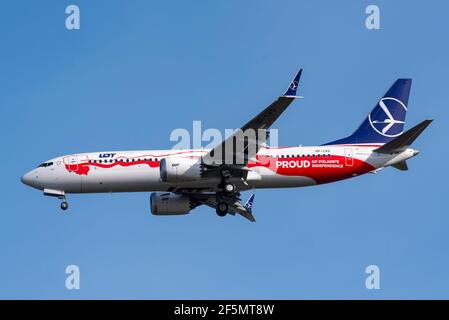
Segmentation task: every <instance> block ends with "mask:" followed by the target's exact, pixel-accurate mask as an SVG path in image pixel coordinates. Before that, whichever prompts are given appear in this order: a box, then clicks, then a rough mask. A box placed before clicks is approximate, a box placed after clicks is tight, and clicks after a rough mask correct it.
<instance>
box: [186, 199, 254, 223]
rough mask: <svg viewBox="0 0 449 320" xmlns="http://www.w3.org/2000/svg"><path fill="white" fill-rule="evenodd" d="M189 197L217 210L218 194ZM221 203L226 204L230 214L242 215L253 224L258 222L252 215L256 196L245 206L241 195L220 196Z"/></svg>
mask: <svg viewBox="0 0 449 320" xmlns="http://www.w3.org/2000/svg"><path fill="white" fill-rule="evenodd" d="M187 195H188V196H189V197H190V198H192V199H193V200H195V201H196V202H197V203H199V204H205V205H207V206H209V207H211V208H213V209H216V208H217V204H218V201H217V194H216V193H187ZM219 199H220V201H222V202H225V203H226V204H227V205H228V206H229V212H228V213H229V214H232V215H235V214H236V213H238V214H240V215H241V216H242V217H244V218H246V219H248V220H249V221H251V222H256V219H255V218H254V216H253V214H252V206H253V202H254V194H253V195H251V196H250V197H249V199H248V201H246V203H245V204H242V202H241V200H242V199H240V193H235V194H232V195H220V198H219Z"/></svg>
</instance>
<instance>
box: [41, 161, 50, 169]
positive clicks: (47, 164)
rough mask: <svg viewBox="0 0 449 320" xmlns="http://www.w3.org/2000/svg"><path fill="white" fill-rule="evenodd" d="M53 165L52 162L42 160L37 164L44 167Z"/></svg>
mask: <svg viewBox="0 0 449 320" xmlns="http://www.w3.org/2000/svg"><path fill="white" fill-rule="evenodd" d="M52 165H53V162H44V163H41V164H40V165H39V166H38V168H46V167H50V166H52Z"/></svg>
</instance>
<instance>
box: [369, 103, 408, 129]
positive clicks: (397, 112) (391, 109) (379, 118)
mask: <svg viewBox="0 0 449 320" xmlns="http://www.w3.org/2000/svg"><path fill="white" fill-rule="evenodd" d="M379 107H380V108H375V109H374V110H373V112H371V113H370V114H369V115H368V120H369V123H370V124H371V126H372V127H373V129H374V130H375V131H376V132H377V133H378V134H380V135H383V136H385V137H392V138H393V137H397V136H399V135H400V134H401V133H402V128H403V124H404V120H405V113H406V111H407V107H406V106H405V105H404V103H402V101H400V100H398V99H396V98H392V97H385V98H382V99H380V101H379Z"/></svg>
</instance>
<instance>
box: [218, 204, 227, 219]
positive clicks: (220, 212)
mask: <svg viewBox="0 0 449 320" xmlns="http://www.w3.org/2000/svg"><path fill="white" fill-rule="evenodd" d="M228 210H229V206H228V204H227V203H225V202H219V203H218V204H217V210H216V211H217V214H218V215H219V216H220V217H224V216H225V215H226V214H227V213H228Z"/></svg>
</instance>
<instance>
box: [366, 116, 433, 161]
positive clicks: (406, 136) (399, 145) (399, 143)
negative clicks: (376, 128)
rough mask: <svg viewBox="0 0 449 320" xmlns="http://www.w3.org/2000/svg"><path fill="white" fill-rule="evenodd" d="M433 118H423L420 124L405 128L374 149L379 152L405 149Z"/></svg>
mask: <svg viewBox="0 0 449 320" xmlns="http://www.w3.org/2000/svg"><path fill="white" fill-rule="evenodd" d="M432 121H433V120H424V121H423V122H421V123H420V124H418V125H416V126H414V127H413V128H411V129H409V130H407V131H406V132H404V133H403V134H401V135H400V136H399V137H397V138H394V139H393V140H391V141H390V142H387V143H385V144H384V145H383V146H381V147H379V148H377V149H375V150H374V151H376V152H379V153H399V152H402V151H404V150H405V149H407V148H408V147H409V146H410V145H411V144H412V143H413V141H415V140H416V138H418V136H419V135H420V134H421V133H422V132H423V131H424V129H426V128H427V126H428V125H429V124H431V123H432Z"/></svg>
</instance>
